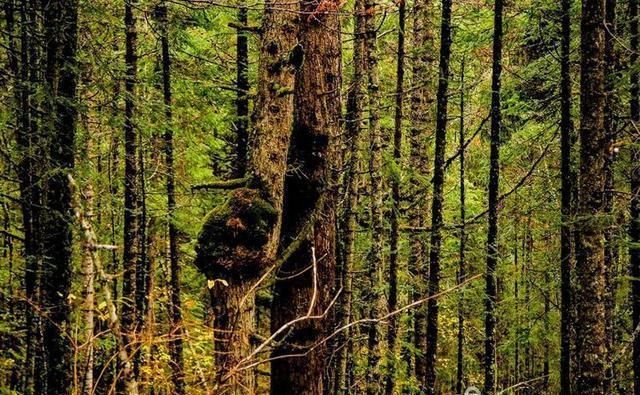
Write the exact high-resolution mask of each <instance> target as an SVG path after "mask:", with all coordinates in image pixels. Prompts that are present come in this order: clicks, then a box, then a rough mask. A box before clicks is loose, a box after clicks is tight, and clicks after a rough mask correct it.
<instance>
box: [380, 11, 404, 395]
mask: <svg viewBox="0 0 640 395" xmlns="http://www.w3.org/2000/svg"><path fill="white" fill-rule="evenodd" d="M405 14H406V4H405V2H404V0H400V3H399V4H398V52H397V59H396V101H395V117H394V132H393V160H394V161H395V163H396V165H397V166H400V165H401V163H402V112H403V103H404V56H405V53H404V35H405ZM391 196H392V199H393V207H392V208H391V237H390V248H391V252H390V254H389V296H388V298H387V311H388V312H392V311H395V310H396V308H397V306H398V252H399V251H398V249H399V247H398V243H399V240H400V222H399V216H400V203H401V202H400V177H399V175H396V176H395V177H393V178H392V179H391ZM397 335H398V327H397V322H396V317H395V316H393V317H390V319H389V327H388V329H387V372H386V374H387V377H386V381H385V390H384V391H385V394H387V395H391V394H393V389H394V386H395V382H394V372H395V370H396V368H395V366H396V364H395V355H396V352H395V351H396V350H395V349H396V337H397Z"/></svg>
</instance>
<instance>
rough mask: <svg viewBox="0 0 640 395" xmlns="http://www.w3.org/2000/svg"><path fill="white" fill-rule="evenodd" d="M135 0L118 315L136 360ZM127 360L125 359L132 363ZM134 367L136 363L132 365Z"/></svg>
mask: <svg viewBox="0 0 640 395" xmlns="http://www.w3.org/2000/svg"><path fill="white" fill-rule="evenodd" d="M137 8H138V3H137V0H125V15H124V24H125V98H124V103H125V114H124V156H125V157H124V162H125V165H124V243H123V256H122V265H123V268H122V269H123V277H122V297H123V299H125V300H126V301H127V302H125V303H123V304H122V309H121V313H120V315H121V319H122V332H123V339H124V342H125V347H126V348H127V352H128V355H129V357H130V358H132V359H133V361H135V359H136V354H137V352H136V349H137V348H138V345H137V344H136V341H137V340H138V339H136V333H137V331H136V315H135V314H136V311H135V307H136V303H135V302H136V284H137V282H136V265H137V263H138V259H139V258H138V256H139V254H140V250H139V248H140V226H141V224H140V215H139V210H140V207H138V202H139V198H138V194H139V192H140V190H139V189H140V186H139V182H140V176H139V169H138V163H137V160H138V158H137V152H138V143H137V140H138V139H137V131H136V125H135V120H134V117H135V111H136V108H135V104H136V103H135V94H136V83H137V81H136V80H137V69H138V55H137V41H138V32H137V27H136V22H137V18H136V16H135V11H137ZM133 361H128V363H133ZM134 367H135V366H134ZM119 369H120V370H121V371H122V372H129V373H132V372H133V371H134V370H135V369H130V368H129V367H128V366H120V367H119ZM136 380H137V377H135V374H132V375H131V374H130V375H129V376H126V375H121V378H120V384H119V388H120V389H121V390H124V389H125V388H131V387H137V383H136Z"/></svg>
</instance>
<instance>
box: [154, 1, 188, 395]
mask: <svg viewBox="0 0 640 395" xmlns="http://www.w3.org/2000/svg"><path fill="white" fill-rule="evenodd" d="M156 12H157V18H158V23H159V25H160V45H161V47H162V48H161V49H162V96H163V100H164V116H165V121H166V126H165V130H164V156H165V166H166V180H165V184H166V191H167V223H168V237H169V249H168V251H167V255H168V258H169V271H170V280H169V298H170V308H169V311H170V317H169V321H170V323H171V325H170V328H171V329H170V336H169V339H170V340H169V351H170V355H171V368H172V370H173V371H174V374H173V375H172V381H173V393H174V394H176V395H182V394H184V391H185V388H184V386H185V383H184V362H183V361H184V360H183V356H182V349H183V345H182V337H183V328H182V302H181V300H180V289H181V286H180V272H181V267H180V258H179V255H178V252H179V251H178V228H177V226H176V218H175V211H176V187H175V177H176V173H175V165H174V155H173V149H174V147H173V111H172V109H173V108H172V106H173V100H172V91H171V55H170V54H169V23H168V15H167V14H168V7H167V3H166V2H165V1H162V2H161V3H160V4H159V5H158V8H157V9H156Z"/></svg>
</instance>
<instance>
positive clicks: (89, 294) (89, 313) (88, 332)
mask: <svg viewBox="0 0 640 395" xmlns="http://www.w3.org/2000/svg"><path fill="white" fill-rule="evenodd" d="M93 197H94V195H93V189H92V188H90V187H87V191H86V192H85V217H86V218H87V220H88V221H91V220H92V219H93V216H94V212H93ZM82 247H83V251H82V275H83V288H82V292H83V293H82V296H83V297H84V311H83V313H84V317H83V318H84V323H85V324H84V325H85V328H84V341H85V344H86V347H87V350H86V351H85V353H84V355H85V357H84V358H85V360H84V377H83V382H82V393H83V394H86V395H91V394H93V391H94V388H93V383H94V378H93V368H94V366H93V363H94V341H93V338H94V319H95V318H94V311H95V286H94V282H95V273H94V267H93V255H92V254H93V251H91V247H92V246H90V245H88V244H87V243H85V244H84V245H83V246H82Z"/></svg>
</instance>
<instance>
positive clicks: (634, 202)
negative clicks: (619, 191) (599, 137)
mask: <svg viewBox="0 0 640 395" xmlns="http://www.w3.org/2000/svg"><path fill="white" fill-rule="evenodd" d="M629 36H630V43H629V46H630V49H631V54H630V56H629V80H630V96H631V97H630V112H631V114H630V115H631V122H632V123H633V124H632V130H634V131H635V132H634V133H633V136H634V138H633V143H634V144H633V146H632V149H631V163H632V168H631V200H630V202H629V208H630V210H629V211H630V214H631V218H630V223H629V239H630V241H631V244H630V245H629V267H630V272H631V278H632V279H633V280H632V281H631V298H630V299H631V306H632V323H633V328H634V332H635V331H636V328H638V326H640V280H638V278H640V165H639V163H640V136H639V135H638V132H637V130H636V129H635V128H636V127H638V125H640V78H639V77H638V50H639V49H640V48H639V46H638V0H629ZM632 365H633V393H634V394H635V395H640V336H634V338H633V357H632Z"/></svg>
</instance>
